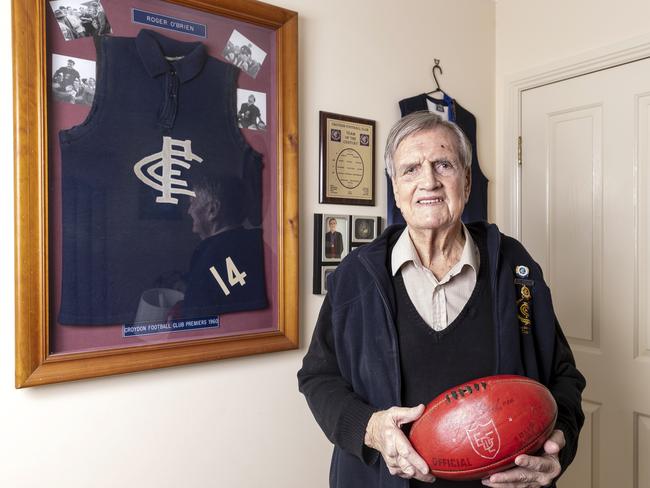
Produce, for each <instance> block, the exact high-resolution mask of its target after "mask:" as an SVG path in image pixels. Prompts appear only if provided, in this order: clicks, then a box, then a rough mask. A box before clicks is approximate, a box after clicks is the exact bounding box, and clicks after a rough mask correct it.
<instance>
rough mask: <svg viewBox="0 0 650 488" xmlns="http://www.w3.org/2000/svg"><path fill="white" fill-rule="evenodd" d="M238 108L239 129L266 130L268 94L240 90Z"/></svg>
mask: <svg viewBox="0 0 650 488" xmlns="http://www.w3.org/2000/svg"><path fill="white" fill-rule="evenodd" d="M237 108H238V110H237V125H239V127H241V128H242V129H251V130H266V93H262V92H257V91H252V90H243V89H240V88H238V89H237Z"/></svg>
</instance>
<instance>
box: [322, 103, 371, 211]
mask: <svg viewBox="0 0 650 488" xmlns="http://www.w3.org/2000/svg"><path fill="white" fill-rule="evenodd" d="M319 195H320V199H319V201H320V203H339V204H343V205H368V206H373V205H374V204H375V121H374V120H368V119H361V118H358V117H350V116H347V115H340V114H333V113H329V112H320V194H319Z"/></svg>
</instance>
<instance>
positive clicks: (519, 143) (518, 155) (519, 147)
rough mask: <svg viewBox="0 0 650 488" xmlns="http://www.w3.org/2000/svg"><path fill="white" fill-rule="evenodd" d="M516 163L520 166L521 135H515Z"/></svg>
mask: <svg viewBox="0 0 650 488" xmlns="http://www.w3.org/2000/svg"><path fill="white" fill-rule="evenodd" d="M517 163H518V164H519V166H521V136H519V137H517Z"/></svg>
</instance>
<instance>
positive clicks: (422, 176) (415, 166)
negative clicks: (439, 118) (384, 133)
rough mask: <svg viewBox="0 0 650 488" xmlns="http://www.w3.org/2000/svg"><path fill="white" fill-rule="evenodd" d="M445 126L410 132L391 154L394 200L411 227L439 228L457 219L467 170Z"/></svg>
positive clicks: (467, 182) (466, 189)
mask: <svg viewBox="0 0 650 488" xmlns="http://www.w3.org/2000/svg"><path fill="white" fill-rule="evenodd" d="M454 140H455V139H454V138H453V137H452V135H451V134H450V133H449V131H448V130H447V129H446V128H444V127H441V128H437V129H433V130H428V131H422V132H417V133H415V134H411V135H410V136H409V137H407V138H406V139H404V140H403V141H402V142H401V143H400V145H399V146H398V147H397V151H395V155H394V157H393V160H394V166H395V176H394V177H393V179H392V183H393V192H394V193H395V203H396V205H397V206H398V207H399V209H400V210H401V211H402V215H403V216H404V220H405V221H406V223H407V224H408V226H409V228H411V229H413V230H416V231H417V230H440V229H444V228H446V227H449V226H451V225H454V224H456V223H458V222H460V217H461V215H462V213H463V209H464V208H465V203H467V199H468V198H469V190H470V183H471V180H470V178H471V177H470V173H469V171H468V170H466V169H464V167H463V165H462V162H461V161H460V158H459V157H458V151H457V149H456V147H455V144H454Z"/></svg>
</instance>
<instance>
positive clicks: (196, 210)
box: [187, 189, 216, 239]
mask: <svg viewBox="0 0 650 488" xmlns="http://www.w3.org/2000/svg"><path fill="white" fill-rule="evenodd" d="M195 193H196V196H195V197H193V198H191V199H190V206H189V207H188V209H187V213H188V214H189V216H190V217H191V218H192V232H194V233H195V234H198V236H199V237H200V238H201V239H205V238H206V237H210V235H211V233H212V225H213V220H214V218H215V217H216V215H215V214H216V207H215V204H214V202H212V201H211V199H210V198H208V196H207V195H206V193H205V191H203V190H200V189H199V190H196V192H195Z"/></svg>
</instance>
